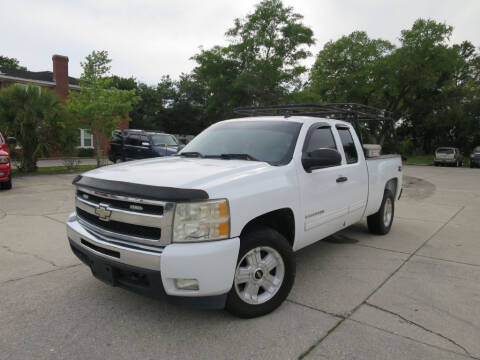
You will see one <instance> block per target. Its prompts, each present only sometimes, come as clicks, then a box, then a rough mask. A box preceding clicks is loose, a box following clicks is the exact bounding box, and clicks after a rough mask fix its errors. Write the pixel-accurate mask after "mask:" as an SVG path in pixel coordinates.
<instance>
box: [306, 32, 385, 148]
mask: <svg viewBox="0 0 480 360" xmlns="http://www.w3.org/2000/svg"><path fill="white" fill-rule="evenodd" d="M393 50H394V46H393V45H392V44H391V43H390V42H388V41H386V40H382V39H371V38H369V37H368V35H367V33H366V32H364V31H355V32H353V33H351V34H350V35H347V36H342V37H341V38H340V39H338V40H336V41H329V42H327V43H326V44H325V45H324V47H323V49H322V50H321V51H320V52H319V53H318V55H317V59H316V61H315V63H314V65H313V67H312V70H311V72H310V91H311V92H313V93H314V94H317V95H318V97H319V98H320V99H321V101H322V102H325V103H344V102H353V103H360V104H363V105H370V106H376V107H380V108H385V107H386V104H385V102H384V98H383V94H382V88H383V86H385V79H384V77H383V68H382V67H383V61H384V59H385V58H386V57H388V56H389V55H390V54H391V53H392V51H393ZM364 129H365V134H364V135H365V136H364V137H365V138H367V137H368V135H370V136H373V137H374V138H375V141H376V142H379V143H380V144H383V142H384V140H385V137H386V136H387V135H388V132H389V131H391V130H392V126H391V124H390V123H377V122H375V123H368V124H364Z"/></svg>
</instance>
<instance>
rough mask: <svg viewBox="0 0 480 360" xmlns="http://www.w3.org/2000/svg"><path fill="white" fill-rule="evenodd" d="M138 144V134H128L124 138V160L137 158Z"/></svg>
mask: <svg viewBox="0 0 480 360" xmlns="http://www.w3.org/2000/svg"><path fill="white" fill-rule="evenodd" d="M139 146H140V135H138V134H129V135H128V136H127V138H126V139H125V145H124V147H123V150H124V153H125V160H135V159H138V154H137V152H138V150H139Z"/></svg>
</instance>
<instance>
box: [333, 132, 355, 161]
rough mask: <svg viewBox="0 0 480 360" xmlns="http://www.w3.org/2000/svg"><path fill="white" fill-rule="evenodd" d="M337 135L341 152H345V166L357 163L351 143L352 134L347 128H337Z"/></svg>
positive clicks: (353, 146) (352, 143)
mask: <svg viewBox="0 0 480 360" xmlns="http://www.w3.org/2000/svg"><path fill="white" fill-rule="evenodd" d="M337 130H338V135H340V139H341V141H342V146H343V151H344V152H345V158H346V160H347V164H354V163H356V162H358V153H357V148H356V147H355V143H354V142H353V137H352V133H351V132H350V129H348V128H343V127H342V128H338V129H337Z"/></svg>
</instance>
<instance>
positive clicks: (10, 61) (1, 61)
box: [0, 55, 27, 70]
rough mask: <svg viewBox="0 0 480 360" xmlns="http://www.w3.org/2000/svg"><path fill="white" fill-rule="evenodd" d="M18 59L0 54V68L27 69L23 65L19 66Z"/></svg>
mask: <svg viewBox="0 0 480 360" xmlns="http://www.w3.org/2000/svg"><path fill="white" fill-rule="evenodd" d="M19 64H20V63H19V61H18V60H17V59H15V58H9V57H7V56H1V55H0V68H3V69H16V70H27V68H26V67H25V66H20V65H19Z"/></svg>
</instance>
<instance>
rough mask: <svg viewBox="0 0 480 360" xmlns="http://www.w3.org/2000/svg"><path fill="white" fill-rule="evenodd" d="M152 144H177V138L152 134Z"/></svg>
mask: <svg viewBox="0 0 480 360" xmlns="http://www.w3.org/2000/svg"><path fill="white" fill-rule="evenodd" d="M152 143H153V146H162V145H163V146H165V144H167V145H168V146H177V145H178V143H177V140H176V139H175V138H174V137H173V136H172V135H152Z"/></svg>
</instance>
